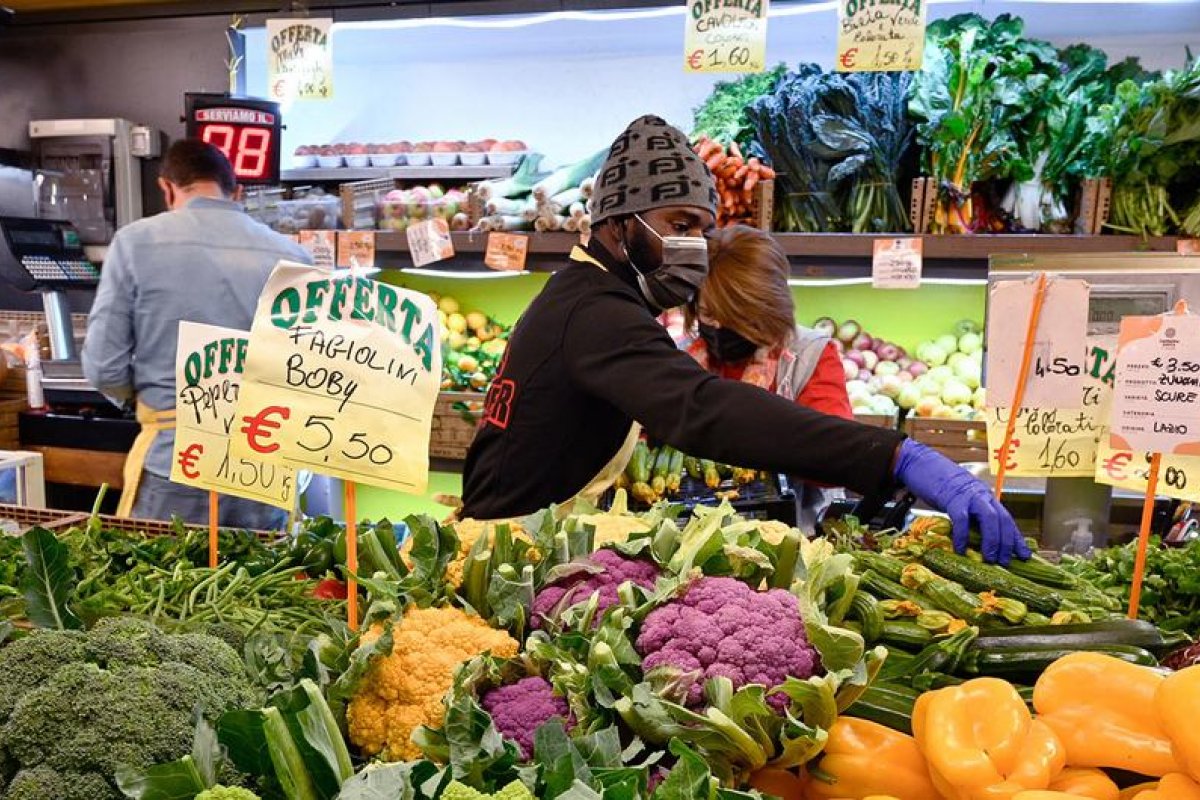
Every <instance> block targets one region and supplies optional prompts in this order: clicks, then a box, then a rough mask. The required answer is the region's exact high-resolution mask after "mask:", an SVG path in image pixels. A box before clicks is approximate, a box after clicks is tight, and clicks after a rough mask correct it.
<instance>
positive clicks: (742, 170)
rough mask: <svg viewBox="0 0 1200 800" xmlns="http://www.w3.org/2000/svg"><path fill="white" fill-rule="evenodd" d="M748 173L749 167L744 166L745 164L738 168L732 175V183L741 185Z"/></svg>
mask: <svg viewBox="0 0 1200 800" xmlns="http://www.w3.org/2000/svg"><path fill="white" fill-rule="evenodd" d="M749 172H750V167H748V166H746V165H745V164H743V165H742V166H740V167H738V170H737V172H735V173H734V174H733V182H734V183H742V182H743V181H745V180H746V175H747V174H749Z"/></svg>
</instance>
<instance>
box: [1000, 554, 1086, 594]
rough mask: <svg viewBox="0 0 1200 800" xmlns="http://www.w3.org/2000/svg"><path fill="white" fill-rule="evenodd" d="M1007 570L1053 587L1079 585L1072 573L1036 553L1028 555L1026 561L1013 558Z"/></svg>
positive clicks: (1072, 587)
mask: <svg viewBox="0 0 1200 800" xmlns="http://www.w3.org/2000/svg"><path fill="white" fill-rule="evenodd" d="M1008 571H1009V572H1011V573H1012V574H1013V575H1016V576H1017V577H1020V578H1024V579H1025V580H1028V581H1033V582H1034V583H1037V584H1041V585H1042V586H1049V587H1051V588H1054V589H1074V588H1076V587H1077V586H1078V585H1079V581H1078V579H1076V578H1075V576H1074V575H1072V574H1071V573H1069V572H1067V571H1066V570H1065V569H1063V568H1062V567H1060V566H1058V565H1057V564H1051V563H1050V562H1049V561H1047V560H1046V559H1044V558H1042V557H1041V556H1039V555H1037V554H1036V553H1034V554H1033V555H1032V556H1030V557H1029V560H1028V561H1022V560H1021V559H1019V558H1014V559H1013V560H1012V562H1011V563H1010V564H1009V565H1008Z"/></svg>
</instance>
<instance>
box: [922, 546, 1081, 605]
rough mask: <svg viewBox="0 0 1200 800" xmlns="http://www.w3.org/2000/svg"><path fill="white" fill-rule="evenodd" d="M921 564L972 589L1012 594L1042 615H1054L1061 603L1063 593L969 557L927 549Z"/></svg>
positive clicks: (1005, 594) (1008, 595)
mask: <svg viewBox="0 0 1200 800" xmlns="http://www.w3.org/2000/svg"><path fill="white" fill-rule="evenodd" d="M921 563H923V564H924V565H925V566H927V567H929V568H930V569H931V570H933V571H934V572H936V573H937V574H938V575H941V576H942V577H944V578H948V579H949V580H952V581H954V582H956V583H961V584H962V585H963V586H965V587H966V588H967V589H970V590H971V591H973V592H995V593H996V594H999V595H1003V596H1004V597H1011V598H1012V599H1014V600H1020V601H1021V602H1022V603H1024V604H1025V605H1026V606H1027V607H1028V608H1030V609H1032V610H1033V611H1039V612H1041V613H1043V614H1053V613H1054V612H1055V611H1058V608H1059V606H1061V605H1062V601H1063V598H1062V595H1060V594H1058V593H1057V592H1055V591H1053V590H1051V589H1047V588H1046V587H1044V586H1038V585H1037V584H1036V583H1034V582H1033V581H1029V580H1026V579H1025V578H1021V577H1018V576H1016V575H1014V574H1012V573H1011V572H1009V571H1008V570H1006V569H1005V568H1004V567H997V566H993V565H991V564H981V563H976V562H975V561H972V560H971V559H969V558H967V557H966V556H960V555H958V554H957V553H951V552H948V551H946V550H927V551H925V554H924V555H922V556H921ZM947 610H949V609H947Z"/></svg>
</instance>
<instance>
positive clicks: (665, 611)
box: [637, 578, 820, 711]
mask: <svg viewBox="0 0 1200 800" xmlns="http://www.w3.org/2000/svg"><path fill="white" fill-rule="evenodd" d="M637 650H638V652H639V653H641V655H642V657H643V661H642V669H643V670H645V671H646V672H649V671H650V670H652V669H654V668H655V667H673V668H675V669H678V670H681V671H682V672H684V673H690V674H695V675H697V679H696V680H695V681H693V682H692V683H691V684H690V686H689V687H688V695H687V704H688V705H689V706H692V707H696V706H699V705H700V704H701V701H702V700H703V696H704V682H705V681H706V680H708V679H709V678H715V677H718V676H724V677H726V678H729V680H730V681H732V682H733V688H734V689H735V690H736V689H740V688H741V687H743V686H745V685H746V684H750V683H757V684H761V685H763V686H766V687H767V688H768V689H769V688H771V687H774V686H778V685H779V684H781V683H783V682H784V680H785V679H786V678H788V677H794V678H800V679H802V680H803V679H807V678H810V677H812V676H813V675H815V674H817V673H818V672H819V671H820V657H819V655H818V654H817V651H816V650H815V649H814V648H813V646H812V645H810V644H809V643H808V637H807V636H805V633H804V620H803V619H802V618H801V616H800V603H799V601H798V600H797V599H796V598H795V597H794V596H792V595H791V594H789V593H788V592H787V591H785V590H783V589H771V590H770V591H766V592H756V591H755V590H754V589H751V588H750V587H749V586H747V585H746V584H744V583H742V582H741V581H738V580H735V579H733V578H701V579H700V580H698V581H696V582H695V583H694V584H692V586H691V587H690V588H689V589H688V590H687V592H686V593H685V594H684V595H683V596H682V597H680V598H679V599H677V600H673V601H671V602H669V603H667V604H665V605H663V606H660V607H659V608H656V609H655V610H654V611H652V612H650V614H649V615H648V616H647V617H646V619H645V621H644V622H643V623H642V630H641V633H640V634H638V637H637ZM768 701H769V702H770V703H771V706H772V707H773V708H775V709H776V710H777V711H782V710H783V709H784V708H786V707H787V703H788V700H787V697H786V696H785V695H784V694H783V693H782V692H776V693H775V694H773V695H771V696H769V697H768Z"/></svg>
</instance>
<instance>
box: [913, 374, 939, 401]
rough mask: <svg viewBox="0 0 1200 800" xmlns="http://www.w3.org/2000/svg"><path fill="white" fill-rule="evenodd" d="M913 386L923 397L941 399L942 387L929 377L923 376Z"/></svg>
mask: <svg viewBox="0 0 1200 800" xmlns="http://www.w3.org/2000/svg"><path fill="white" fill-rule="evenodd" d="M913 385H914V386H916V387H917V389H918V390H919V391H920V392H921V395H922V396H923V397H941V396H942V385H941V384H940V383H938V382H937V381H936V380H934V379H933V378H931V377H929V376H928V375H922V376H921V377H919V378H917V379H916V380H915V381H913Z"/></svg>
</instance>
